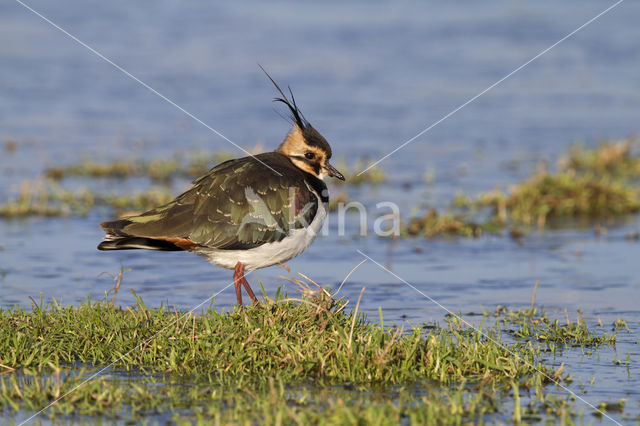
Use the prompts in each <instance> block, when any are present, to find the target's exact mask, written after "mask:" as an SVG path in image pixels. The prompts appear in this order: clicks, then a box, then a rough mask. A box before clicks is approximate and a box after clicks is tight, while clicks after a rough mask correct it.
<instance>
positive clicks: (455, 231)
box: [400, 209, 484, 238]
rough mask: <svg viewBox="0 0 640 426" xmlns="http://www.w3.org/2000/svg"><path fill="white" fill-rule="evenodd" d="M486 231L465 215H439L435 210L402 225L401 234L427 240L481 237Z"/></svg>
mask: <svg viewBox="0 0 640 426" xmlns="http://www.w3.org/2000/svg"><path fill="white" fill-rule="evenodd" d="M483 231H484V229H483V227H482V226H481V225H478V224H476V223H473V222H471V221H469V220H468V219H467V217H466V216H465V215H463V214H457V215H456V214H453V213H447V214H444V215H441V214H439V213H438V212H437V211H436V210H435V209H431V210H429V211H428V212H427V213H426V214H425V215H424V216H421V217H415V218H412V219H410V220H409V223H407V224H402V225H401V227H400V234H401V235H404V236H417V235H422V236H424V237H426V238H434V237H437V236H445V237H447V236H449V237H452V236H455V237H457V236H461V237H479V236H481V235H482V233H483Z"/></svg>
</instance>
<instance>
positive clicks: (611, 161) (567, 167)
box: [558, 138, 640, 179]
mask: <svg viewBox="0 0 640 426" xmlns="http://www.w3.org/2000/svg"><path fill="white" fill-rule="evenodd" d="M634 145H635V140H634V139H631V138H629V139H626V140H623V141H619V142H613V141H606V142H603V143H601V144H600V145H598V146H597V147H596V148H594V149H585V148H584V146H583V145H581V144H575V145H574V146H572V147H571V148H570V150H569V154H568V155H567V156H564V157H562V158H561V159H560V161H559V164H558V169H559V171H561V172H567V173H582V174H591V175H595V176H603V177H604V176H609V177H620V178H626V179H628V178H635V177H640V155H638V153H637V152H635V153H634Z"/></svg>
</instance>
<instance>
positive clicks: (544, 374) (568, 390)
mask: <svg viewBox="0 0 640 426" xmlns="http://www.w3.org/2000/svg"><path fill="white" fill-rule="evenodd" d="M356 251H357V252H358V253H360V254H361V255H362V256H364V257H365V258H366V259H369V260H370V261H372V262H373V263H375V264H376V265H377V266H378V267H380V268H381V269H382V270H384V271H386V272H387V273H389V274H390V275H392V276H394V277H395V278H396V279H398V280H400V281H402V282H403V283H404V284H406V285H407V286H409V287H411V288H412V289H414V290H415V291H417V292H418V293H420V294H421V295H422V296H424V297H425V298H426V299H428V300H429V301H430V302H432V303H434V304H436V305H438V306H439V307H440V308H442V309H443V310H445V311H447V312H448V313H449V314H450V315H452V316H454V317H456V318H457V319H459V320H460V321H461V322H463V323H464V324H465V325H466V326H467V327H469V328H472V329H473V330H475V331H476V332H477V333H478V334H480V335H481V336H482V337H484V338H485V339H487V340H490V341H491V342H492V343H494V344H496V345H498V346H500V347H501V348H503V349H504V350H506V351H507V352H509V353H510V354H511V355H513V356H514V357H515V356H516V354H515V353H514V352H512V351H511V350H510V349H509V348H507V347H506V346H505V345H504V344H502V343H501V342H498V341H496V340H495V339H492V338H491V337H490V336H489V335H487V334H486V333H484V332H483V331H481V330H478V329H477V328H476V327H475V326H473V325H472V324H470V323H469V322H468V321H466V320H465V319H463V318H462V317H461V316H460V315H457V314H455V313H453V312H452V311H450V310H449V309H447V308H446V307H445V306H443V305H442V304H441V303H440V302H438V301H437V300H435V299H434V298H432V297H431V296H429V295H428V294H425V293H424V292H423V291H421V290H419V289H418V288H416V287H415V286H414V285H412V284H411V283H409V282H408V281H406V280H405V279H403V278H401V277H400V276H398V275H397V274H395V273H394V272H393V271H391V270H390V269H388V268H386V267H385V266H383V265H382V264H380V263H378V262H376V261H375V260H373V259H372V258H371V257H369V256H367V255H366V254H365V253H363V252H362V251H360V250H356ZM522 361H523V362H524V363H526V364H528V365H529V366H530V367H531V368H533V369H534V370H536V371H537V372H538V373H540V374H542V375H543V376H545V377H546V378H547V379H549V380H550V381H551V382H553V383H554V384H555V385H556V386H558V387H559V388H561V389H562V390H564V391H565V392H567V393H569V394H571V396H573V397H574V398H576V399H579V400H580V401H582V402H584V403H585V404H587V405H588V406H589V407H591V408H593V409H594V410H595V411H597V412H598V413H600V414H602V415H603V416H605V417H606V418H607V419H609V420H611V421H612V422H613V423H615V424H617V425H620V423H618V422H617V421H616V420H615V419H613V418H611V417H610V416H609V415H608V414H607V413H605V412H604V411H602V410H600V409H599V408H597V407H596V406H594V405H593V404H591V403H590V402H589V401H587V400H586V399H584V398H582V397H581V396H579V395H577V394H576V393H575V392H574V391H572V390H571V389H569V388H568V387H566V386H564V385H563V384H562V383H560V382H558V381H557V380H555V379H554V378H553V377H551V376H549V375H548V374H546V373H544V372H542V371H540V370H539V369H537V368H536V366H535V365H533V364H531V363H529V362H528V361H527V360H525V359H523V360H522ZM620 426H622V425H620Z"/></svg>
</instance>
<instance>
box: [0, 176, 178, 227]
mask: <svg viewBox="0 0 640 426" xmlns="http://www.w3.org/2000/svg"><path fill="white" fill-rule="evenodd" d="M174 196H175V195H174V194H172V193H171V192H170V191H169V190H168V189H167V188H166V187H162V186H159V187H152V188H149V189H148V190H146V191H143V192H138V193H131V194H128V195H122V196H118V195H111V194H107V195H105V194H97V193H93V192H91V191H89V190H88V189H86V188H84V189H80V190H76V191H69V190H65V189H62V188H61V187H60V186H59V185H58V184H57V183H55V182H53V181H48V180H44V181H43V180H35V181H30V180H25V181H23V182H22V184H21V186H20V191H19V193H18V194H17V196H16V197H15V198H13V199H11V200H9V201H7V202H6V203H4V204H2V205H0V217H4V218H24V217H30V216H47V217H67V216H84V215H86V214H88V213H89V212H90V211H91V210H92V209H94V208H97V207H110V208H113V209H114V210H115V214H116V215H121V214H124V213H128V212H142V211H145V210H149V209H151V208H153V207H157V206H160V205H162V204H166V203H168V202H169V201H171V200H173V198H174Z"/></svg>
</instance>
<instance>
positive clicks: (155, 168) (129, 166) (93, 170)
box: [45, 145, 386, 185]
mask: <svg viewBox="0 0 640 426" xmlns="http://www.w3.org/2000/svg"><path fill="white" fill-rule="evenodd" d="M262 151H263V149H262V145H256V146H255V147H253V148H251V149H249V152H250V153H251V154H258V153H260V152H262ZM238 157H239V155H237V154H233V153H230V152H225V151H220V152H216V153H206V152H201V151H193V152H190V153H188V154H187V155H186V159H185V158H183V156H182V155H175V156H174V157H172V158H167V159H163V158H159V159H156V160H153V161H144V160H140V159H120V160H115V161H112V162H107V163H102V162H96V161H95V160H93V159H90V158H87V159H85V160H84V161H83V162H81V163H79V164H72V165H69V166H54V167H49V168H47V169H46V170H45V176H46V177H48V178H50V179H54V180H62V179H65V178H68V177H72V176H75V177H89V178H117V179H126V178H132V177H147V178H149V179H151V180H153V181H156V182H166V181H169V180H171V179H173V178H176V177H182V178H189V179H194V178H196V177H198V176H201V175H203V174H205V173H207V172H208V171H209V170H210V169H211V168H212V167H213V166H215V165H216V164H220V163H222V162H225V161H227V160H231V159H233V158H238ZM369 164H371V162H370V161H367V160H365V159H362V158H359V159H356V161H355V163H354V165H353V166H352V167H348V166H347V164H346V163H345V162H344V160H340V161H338V164H337V165H338V167H337V168H338V170H340V171H341V172H342V173H343V175H344V176H345V181H344V182H342V181H338V182H337V183H336V184H341V185H345V184H346V185H362V184H371V185H378V184H380V183H382V182H384V181H385V179H386V175H385V173H384V172H383V171H382V170H380V169H379V168H377V167H372V168H371V169H369V170H367V171H366V172H364V173H362V174H360V173H361V172H362V171H363V170H365V169H366V168H367V167H368V166H369Z"/></svg>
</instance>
